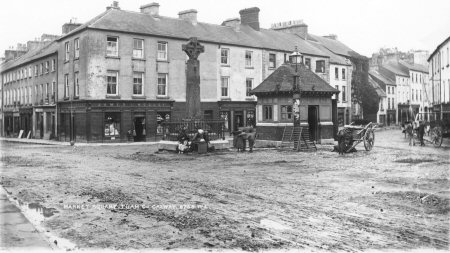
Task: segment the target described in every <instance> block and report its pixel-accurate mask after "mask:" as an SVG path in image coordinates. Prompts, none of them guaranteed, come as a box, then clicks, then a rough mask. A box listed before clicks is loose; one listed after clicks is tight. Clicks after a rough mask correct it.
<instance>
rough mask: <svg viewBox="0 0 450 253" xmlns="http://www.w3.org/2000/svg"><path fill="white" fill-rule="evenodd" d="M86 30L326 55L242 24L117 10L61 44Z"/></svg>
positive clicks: (286, 35)
mask: <svg viewBox="0 0 450 253" xmlns="http://www.w3.org/2000/svg"><path fill="white" fill-rule="evenodd" d="M86 28H91V29H101V30H109V31H119V32H127V33H136V34H148V35H155V36H161V37H170V38H177V39H183V40H187V39H189V38H190V37H197V38H198V40H199V41H200V42H213V43H223V44H229V45H237V46H245V47H253V48H263V49H269V50H279V51H286V52H292V51H293V50H294V49H295V47H296V46H297V47H298V49H299V51H300V52H301V53H303V54H310V55H316V56H322V57H328V55H327V54H325V53H324V52H322V51H321V50H319V49H317V48H316V47H314V46H313V45H311V44H310V43H309V42H307V41H305V40H303V39H301V38H300V37H298V36H297V35H295V34H289V33H284V32H278V31H274V30H271V29H263V28H261V29H260V30H259V31H256V30H254V29H253V28H251V27H250V26H248V25H242V24H241V25H239V26H238V28H237V29H235V28H232V27H228V26H222V25H215V24H209V23H203V22H198V23H197V24H195V25H194V24H192V23H191V22H190V21H187V20H184V19H179V18H171V17H164V16H152V15H149V14H144V13H140V12H134V11H126V10H118V9H109V10H107V11H105V12H103V13H102V14H100V15H99V16H97V17H95V18H94V19H92V20H90V21H88V22H87V23H85V24H84V25H82V26H80V27H78V28H77V29H75V30H73V31H72V32H70V33H68V34H67V35H65V36H63V37H61V38H60V40H61V39H64V38H65V37H67V36H71V35H73V34H75V33H77V32H80V31H82V30H84V29H86Z"/></svg>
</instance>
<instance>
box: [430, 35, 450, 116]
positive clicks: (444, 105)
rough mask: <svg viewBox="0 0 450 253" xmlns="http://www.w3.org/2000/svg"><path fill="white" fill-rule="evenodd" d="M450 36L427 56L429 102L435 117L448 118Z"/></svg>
mask: <svg viewBox="0 0 450 253" xmlns="http://www.w3.org/2000/svg"><path fill="white" fill-rule="evenodd" d="M449 51H450V37H448V38H447V39H446V40H444V41H443V42H442V43H441V44H439V45H438V46H437V48H436V49H435V50H434V51H433V53H432V54H431V55H430V57H429V58H428V63H429V82H430V86H431V94H432V95H431V103H432V105H433V112H436V113H437V119H450V52H449Z"/></svg>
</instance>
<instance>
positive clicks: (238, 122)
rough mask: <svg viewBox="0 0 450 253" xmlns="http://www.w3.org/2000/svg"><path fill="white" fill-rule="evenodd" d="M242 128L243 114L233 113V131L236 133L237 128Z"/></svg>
mask: <svg viewBox="0 0 450 253" xmlns="http://www.w3.org/2000/svg"><path fill="white" fill-rule="evenodd" d="M243 126H244V113H243V112H242V111H235V112H234V129H233V131H237V130H238V129H239V127H243Z"/></svg>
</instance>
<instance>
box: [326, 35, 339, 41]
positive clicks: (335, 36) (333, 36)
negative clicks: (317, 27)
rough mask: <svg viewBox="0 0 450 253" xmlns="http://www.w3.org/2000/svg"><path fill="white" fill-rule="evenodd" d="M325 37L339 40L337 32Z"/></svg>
mask: <svg viewBox="0 0 450 253" xmlns="http://www.w3.org/2000/svg"><path fill="white" fill-rule="evenodd" d="M323 37H324V38H327V39H332V40H337V35H336V34H330V35H325V36H323Z"/></svg>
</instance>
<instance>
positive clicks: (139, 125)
mask: <svg viewBox="0 0 450 253" xmlns="http://www.w3.org/2000/svg"><path fill="white" fill-rule="evenodd" d="M134 131H135V133H134V141H145V136H146V133H145V117H135V118H134Z"/></svg>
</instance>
